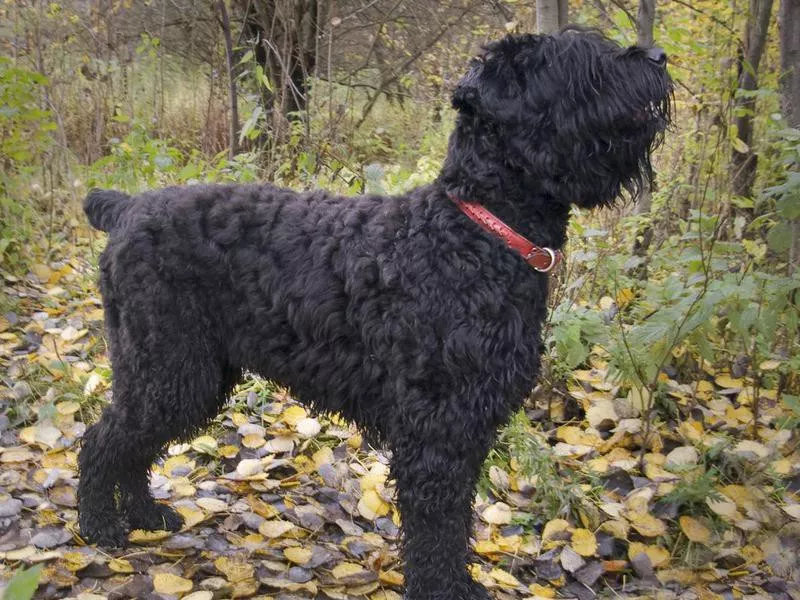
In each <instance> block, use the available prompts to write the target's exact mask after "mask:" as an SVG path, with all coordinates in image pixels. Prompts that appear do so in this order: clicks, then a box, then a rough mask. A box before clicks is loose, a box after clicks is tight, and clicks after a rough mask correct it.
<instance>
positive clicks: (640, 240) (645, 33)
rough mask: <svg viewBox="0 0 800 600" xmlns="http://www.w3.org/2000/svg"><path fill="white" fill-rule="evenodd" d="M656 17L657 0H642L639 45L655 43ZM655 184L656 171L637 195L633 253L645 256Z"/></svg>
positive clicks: (644, 267)
mask: <svg viewBox="0 0 800 600" xmlns="http://www.w3.org/2000/svg"><path fill="white" fill-rule="evenodd" d="M655 18H656V0H640V1H639V13H638V15H637V18H636V43H637V44H638V45H639V46H644V47H646V48H649V47H650V46H652V45H653V26H654V24H655ZM654 185H655V173H654V172H651V173H650V179H649V180H648V181H645V182H644V184H643V185H642V188H641V189H640V190H639V194H638V195H637V196H636V204H635V206H634V209H633V212H634V214H636V215H639V216H641V217H642V218H643V222H642V224H641V226H640V227H639V230H638V231H637V232H636V239H635V240H634V243H633V254H634V255H635V256H639V257H641V258H644V257H645V256H646V255H647V251H648V249H649V248H650V242H651V241H652V240H653V227H652V224H651V223H650V220H649V215H650V211H651V210H652V208H653V186H654ZM634 274H635V275H638V276H639V277H640V278H642V279H645V278H646V277H647V265H646V263H642V265H641V266H640V267H638V268H637V269H636V272H635V273H634Z"/></svg>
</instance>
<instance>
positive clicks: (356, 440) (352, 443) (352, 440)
mask: <svg viewBox="0 0 800 600" xmlns="http://www.w3.org/2000/svg"><path fill="white" fill-rule="evenodd" d="M363 443H364V438H363V437H362V436H361V434H360V433H355V434H353V435H351V436H350V437H349V438H348V439H347V445H348V446H349V447H350V448H352V449H353V450H358V449H359V448H361V444H363Z"/></svg>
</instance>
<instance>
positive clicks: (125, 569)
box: [108, 558, 133, 574]
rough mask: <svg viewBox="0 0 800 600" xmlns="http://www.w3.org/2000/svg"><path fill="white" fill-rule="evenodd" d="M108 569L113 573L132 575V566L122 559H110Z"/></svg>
mask: <svg viewBox="0 0 800 600" xmlns="http://www.w3.org/2000/svg"><path fill="white" fill-rule="evenodd" d="M108 568H109V569H111V570H112V571H114V573H123V574H126V573H133V565H132V564H131V563H130V562H129V561H127V560H125V559H124V558H112V559H111V560H110V561H108Z"/></svg>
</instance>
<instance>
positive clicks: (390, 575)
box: [378, 571, 405, 586]
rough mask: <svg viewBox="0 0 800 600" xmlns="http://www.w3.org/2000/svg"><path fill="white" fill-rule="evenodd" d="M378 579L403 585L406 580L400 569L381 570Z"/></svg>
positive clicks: (386, 582)
mask: <svg viewBox="0 0 800 600" xmlns="http://www.w3.org/2000/svg"><path fill="white" fill-rule="evenodd" d="M378 579H379V580H380V581H381V582H382V583H385V584H386V585H396V586H401V585H403V582H404V581H405V579H404V577H403V574H402V573H400V572H399V571H381V572H380V573H378Z"/></svg>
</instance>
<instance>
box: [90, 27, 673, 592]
mask: <svg viewBox="0 0 800 600" xmlns="http://www.w3.org/2000/svg"><path fill="white" fill-rule="evenodd" d="M670 97H671V84H670V80H669V77H668V75H667V73H666V70H665V69H664V66H663V64H661V63H658V62H657V61H654V60H652V59H651V58H648V53H647V51H646V50H645V49H642V48H636V47H634V48H629V49H622V48H620V47H619V46H617V45H616V44H614V43H613V42H611V41H609V40H608V39H606V38H604V37H603V36H602V35H600V34H599V33H595V32H587V31H574V30H568V31H564V32H562V33H560V34H557V35H554V36H546V37H542V36H533V35H523V36H508V37H506V38H505V39H502V40H500V41H498V42H496V43H493V44H490V45H489V46H487V47H486V49H485V52H484V54H483V55H482V56H481V57H480V58H478V59H475V60H474V61H473V62H472V64H471V67H470V70H469V72H468V73H467V75H466V76H465V77H464V78H463V79H462V80H461V82H460V83H459V85H458V88H457V89H456V91H455V94H454V96H453V104H454V106H455V107H456V108H457V109H458V111H459V115H458V120H457V125H456V129H455V131H454V133H453V134H452V137H451V140H450V148H449V153H448V156H447V160H446V163H445V165H444V168H443V170H442V173H441V175H440V176H439V177H438V179H437V180H436V181H435V182H434V183H432V184H431V185H428V186H425V187H421V188H418V189H415V190H413V191H411V192H409V193H408V194H405V195H402V196H397V197H381V196H361V197H356V198H342V197H338V196H334V195H331V194H328V193H325V192H321V191H318V192H312V193H305V194H299V193H296V192H293V191H290V190H285V189H280V188H277V187H273V186H271V185H267V184H263V185H250V186H245V185H200V186H189V187H172V188H167V189H163V190H158V191H152V192H147V193H144V194H141V195H139V196H136V197H135V198H132V197H128V196H125V195H124V194H120V193H118V192H108V191H94V192H92V193H91V194H90V195H89V197H88V198H87V200H86V204H85V208H86V212H87V214H88V216H89V220H90V222H91V223H92V225H94V226H95V227H97V228H100V229H103V230H105V231H108V232H109V238H108V246H107V247H106V250H105V251H104V252H103V255H102V257H101V259H100V268H101V278H100V286H101V290H102V294H103V301H104V307H105V314H106V328H107V331H108V338H109V343H110V353H111V360H112V364H113V368H114V382H113V391H114V401H113V403H112V404H111V405H110V406H109V407H108V408H107V409H106V410H105V412H104V413H103V416H102V418H101V419H100V421H99V422H98V423H96V424H95V425H93V426H92V427H90V428H89V429H88V431H87V432H86V436H85V440H84V445H83V450H82V452H81V454H80V473H81V480H80V489H79V499H80V506H79V508H80V527H81V531H82V533H83V535H84V536H85V537H86V538H87V539H89V540H91V541H93V542H97V543H99V544H103V545H110V546H118V545H122V544H124V543H125V540H126V534H127V532H128V529H129V528H130V527H144V528H165V527H166V528H167V529H177V528H179V527H180V525H181V519H180V517H179V516H178V515H177V514H176V513H175V512H173V511H172V510H171V509H169V508H168V507H167V506H165V505H161V504H158V503H156V502H155V501H154V500H153V498H152V496H151V495H150V492H149V487H148V470H149V468H150V466H151V463H152V462H153V460H154V459H155V458H156V456H157V455H158V453H159V452H160V451H161V449H162V448H163V447H164V446H165V444H167V443H168V442H169V441H170V440H173V439H175V438H186V437H187V436H190V435H192V433H193V432H195V431H196V430H197V428H198V427H200V426H202V425H203V424H204V423H206V422H207V421H208V420H209V419H210V418H212V417H214V416H215V415H216V414H217V412H218V411H219V410H220V407H221V406H222V405H223V403H224V402H225V401H226V399H227V397H228V394H229V393H230V391H231V389H232V387H233V386H234V385H235V384H236V383H237V382H238V381H239V380H240V378H241V375H242V372H243V370H248V371H251V372H255V373H259V374H261V375H263V376H264V377H267V378H269V379H272V380H275V381H277V382H281V383H282V384H284V385H286V386H289V387H290V388H291V390H292V392H293V395H295V396H296V397H298V398H300V399H301V400H303V401H304V402H306V403H309V404H310V405H312V406H313V407H315V408H317V409H319V410H321V411H327V412H331V413H334V412H335V413H340V414H342V415H344V416H345V417H347V418H349V419H352V420H353V421H354V422H355V423H357V424H358V425H359V426H360V427H361V428H362V429H363V430H364V431H366V432H368V433H369V434H371V435H372V436H373V438H375V439H379V440H381V441H383V442H384V443H386V444H387V446H388V447H389V448H390V449H391V450H392V453H393V454H392V455H393V459H392V460H393V462H392V474H393V477H394V478H395V479H396V480H397V488H398V503H399V506H400V509H401V512H402V517H403V529H404V537H405V541H404V544H403V550H404V557H405V563H406V582H407V597H408V598H410V599H413V600H434V599H435V600H445V599H448V600H477V599H485V598H488V594H487V593H486V591H485V590H484V589H483V588H482V587H481V586H480V585H478V584H477V583H475V582H473V580H472V579H471V578H470V576H469V575H468V573H467V570H466V564H467V562H468V559H469V535H470V531H471V505H472V500H473V497H474V489H475V483H476V479H477V478H478V473H479V470H480V467H481V464H482V462H483V460H484V458H485V457H486V455H487V453H488V451H489V449H490V447H491V445H492V443H493V440H494V437H495V432H496V430H497V428H498V427H499V426H500V425H502V424H503V423H505V422H506V421H507V419H508V418H509V416H510V415H511V414H512V413H513V412H514V411H516V410H517V409H518V408H519V407H520V405H521V404H522V401H523V399H524V398H525V396H526V394H527V393H528V392H529V391H530V389H531V387H532V386H533V384H534V380H535V378H536V375H537V371H538V365H539V343H540V328H541V324H542V321H543V320H544V318H545V311H546V294H547V275H545V274H542V273H538V272H536V271H534V270H533V269H531V268H530V267H529V266H528V265H527V264H526V263H525V262H524V261H523V260H522V259H521V258H520V256H518V255H517V254H515V253H514V252H513V251H511V250H509V249H508V248H507V247H506V246H505V244H504V243H503V242H502V241H500V240H498V239H497V238H495V237H493V236H491V235H489V234H487V233H486V232H484V231H483V230H482V229H481V228H480V227H478V226H477V225H476V224H475V223H473V222H472V221H470V220H469V218H467V217H466V216H465V215H464V214H463V213H462V212H461V211H460V210H459V209H458V208H457V207H456V205H455V204H454V203H453V202H451V201H450V200H449V199H448V195H454V196H457V197H460V198H463V199H467V200H472V201H479V202H482V203H483V204H484V205H485V206H486V207H488V208H489V209H490V210H492V211H493V212H494V213H495V214H497V215H498V216H500V217H501V218H502V219H504V220H505V221H506V222H507V223H509V224H511V225H512V226H513V227H514V228H515V229H516V230H517V231H519V232H520V233H522V234H523V235H526V236H527V237H528V238H530V239H531V240H532V241H533V242H535V243H537V244H539V245H542V246H549V247H551V248H561V247H562V245H563V244H564V241H565V231H566V226H567V219H568V215H569V210H570V205H571V204H576V205H578V206H580V207H593V206H597V205H603V204H607V203H610V202H612V201H613V200H614V198H616V197H617V196H618V195H619V193H620V191H621V190H622V189H623V188H628V189H636V187H637V186H638V185H639V184H640V183H641V182H642V181H643V180H644V179H645V178H646V177H647V175H648V174H649V170H650V166H649V165H650V152H651V150H652V148H653V147H654V145H655V144H656V143H657V141H658V139H659V137H660V134H661V132H662V131H664V129H665V128H666V126H667V124H668V122H669V107H670Z"/></svg>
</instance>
